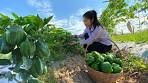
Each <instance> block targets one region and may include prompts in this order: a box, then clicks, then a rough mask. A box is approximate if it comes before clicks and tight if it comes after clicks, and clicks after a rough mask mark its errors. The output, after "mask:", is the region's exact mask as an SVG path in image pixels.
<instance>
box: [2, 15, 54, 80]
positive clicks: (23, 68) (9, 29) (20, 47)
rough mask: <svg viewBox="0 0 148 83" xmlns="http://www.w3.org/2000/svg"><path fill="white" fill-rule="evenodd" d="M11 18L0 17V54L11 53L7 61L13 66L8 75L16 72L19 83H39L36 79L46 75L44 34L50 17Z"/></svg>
mask: <svg viewBox="0 0 148 83" xmlns="http://www.w3.org/2000/svg"><path fill="white" fill-rule="evenodd" d="M12 15H13V16H14V18H13V19H12V18H9V17H8V16H5V15H3V14H0V28H1V33H0V34H1V37H0V38H1V39H0V47H1V49H0V53H1V54H5V55H6V54H7V53H9V54H10V53H11V55H10V56H11V57H12V58H11V59H10V60H8V61H11V63H10V65H14V68H13V69H12V72H14V73H18V74H19V75H20V77H21V78H22V82H23V83H39V82H40V81H39V80H38V77H39V76H40V75H43V74H45V73H46V72H47V66H46V61H47V60H48V58H49V55H50V53H49V48H48V44H47V40H48V39H46V38H47V35H46V34H45V33H44V32H45V31H48V28H47V26H48V27H50V25H48V22H49V21H50V20H51V18H52V16H50V17H48V18H44V19H42V18H41V17H39V16H38V15H37V16H34V15H28V16H24V17H22V16H18V15H16V14H15V13H13V14H12ZM12 79H15V78H12Z"/></svg>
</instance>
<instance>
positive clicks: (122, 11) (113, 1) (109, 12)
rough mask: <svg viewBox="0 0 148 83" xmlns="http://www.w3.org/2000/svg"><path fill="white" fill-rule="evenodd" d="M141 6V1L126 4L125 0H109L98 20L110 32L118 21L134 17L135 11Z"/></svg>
mask: <svg viewBox="0 0 148 83" xmlns="http://www.w3.org/2000/svg"><path fill="white" fill-rule="evenodd" d="M142 6H143V4H141V3H135V4H134V5H132V6H128V4H127V3H126V2H125V0H109V4H108V6H107V8H106V9H105V10H104V11H103V13H102V15H101V17H100V22H101V23H102V25H104V26H105V27H106V29H107V31H108V32H110V33H112V32H113V30H114V28H115V26H116V25H117V24H118V23H120V22H126V20H127V19H131V18H135V17H136V16H135V11H137V10H138V9H140V8H141V7H142Z"/></svg>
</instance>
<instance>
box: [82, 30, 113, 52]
mask: <svg viewBox="0 0 148 83" xmlns="http://www.w3.org/2000/svg"><path fill="white" fill-rule="evenodd" d="M84 37H85V40H86V39H87V38H89V36H88V34H87V33H86V34H85V35H84ZM84 48H86V45H84ZM111 48H112V45H105V44H102V43H99V42H94V43H92V44H91V45H89V46H88V48H87V52H88V53H90V52H92V51H97V52H99V53H106V52H109V51H110V50H111Z"/></svg>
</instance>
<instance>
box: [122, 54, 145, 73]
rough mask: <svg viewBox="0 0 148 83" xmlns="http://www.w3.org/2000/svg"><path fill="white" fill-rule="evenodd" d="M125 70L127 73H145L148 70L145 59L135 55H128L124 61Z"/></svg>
mask: <svg viewBox="0 0 148 83" xmlns="http://www.w3.org/2000/svg"><path fill="white" fill-rule="evenodd" d="M123 68H124V69H123V70H124V71H125V72H134V71H145V70H148V66H147V64H146V63H145V62H144V59H143V58H141V57H138V56H134V55H131V54H130V55H127V56H126V57H125V58H124V59H123Z"/></svg>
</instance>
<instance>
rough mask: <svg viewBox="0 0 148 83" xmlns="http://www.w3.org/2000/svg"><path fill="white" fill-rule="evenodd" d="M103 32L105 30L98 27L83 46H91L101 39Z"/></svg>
mask: <svg viewBox="0 0 148 83" xmlns="http://www.w3.org/2000/svg"><path fill="white" fill-rule="evenodd" d="M102 32H103V28H102V27H97V28H96V29H95V30H94V31H93V32H92V34H91V35H90V37H89V38H88V39H86V40H83V41H82V42H81V44H82V45H84V44H87V45H90V44H92V43H93V42H94V41H95V40H96V39H98V38H100V37H101V35H102Z"/></svg>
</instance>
